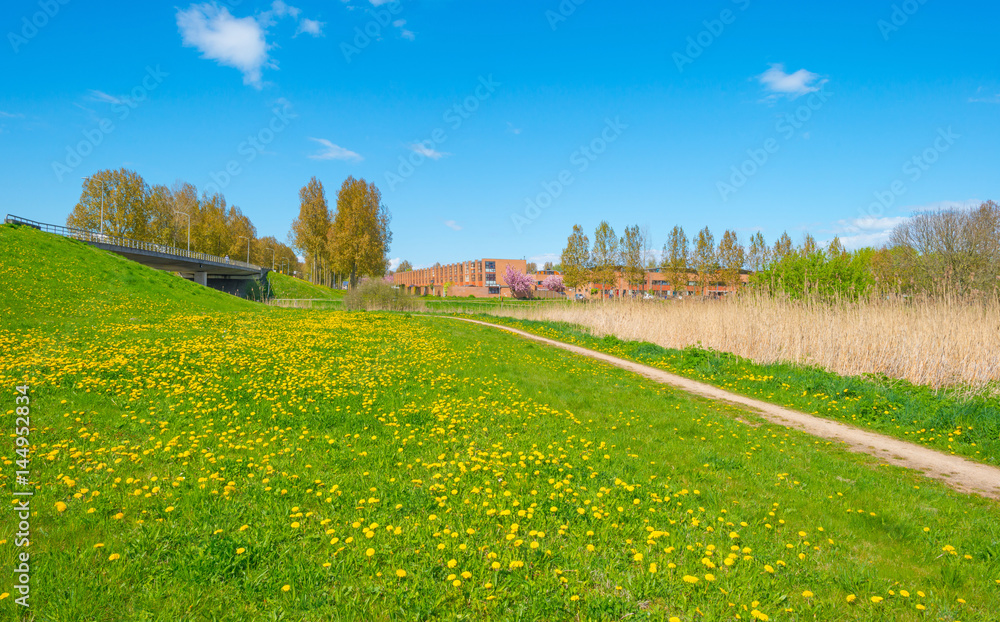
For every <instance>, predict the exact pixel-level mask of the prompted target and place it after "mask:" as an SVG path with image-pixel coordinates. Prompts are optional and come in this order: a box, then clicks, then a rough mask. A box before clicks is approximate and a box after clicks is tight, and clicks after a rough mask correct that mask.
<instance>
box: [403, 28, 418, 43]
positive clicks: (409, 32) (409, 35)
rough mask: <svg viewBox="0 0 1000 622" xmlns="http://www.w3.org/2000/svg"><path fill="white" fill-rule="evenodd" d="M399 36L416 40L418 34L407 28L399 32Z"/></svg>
mask: <svg viewBox="0 0 1000 622" xmlns="http://www.w3.org/2000/svg"><path fill="white" fill-rule="evenodd" d="M399 36H401V37H403V38H404V39H406V40H407V41H414V40H416V38H417V35H416V34H414V33H413V31H412V30H407V29H405V28H404V29H403V30H402V31H401V32H400V33H399Z"/></svg>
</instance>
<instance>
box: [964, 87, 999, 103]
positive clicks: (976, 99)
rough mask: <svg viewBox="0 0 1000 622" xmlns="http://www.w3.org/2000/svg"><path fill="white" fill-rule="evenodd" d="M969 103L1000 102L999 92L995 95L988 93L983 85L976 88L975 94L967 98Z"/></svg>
mask: <svg viewBox="0 0 1000 622" xmlns="http://www.w3.org/2000/svg"><path fill="white" fill-rule="evenodd" d="M969 103H973V104H1000V93H997V94H996V95H992V94H990V91H987V90H986V89H984V88H983V87H979V88H978V89H976V94H975V95H974V96H973V97H970V98H969Z"/></svg>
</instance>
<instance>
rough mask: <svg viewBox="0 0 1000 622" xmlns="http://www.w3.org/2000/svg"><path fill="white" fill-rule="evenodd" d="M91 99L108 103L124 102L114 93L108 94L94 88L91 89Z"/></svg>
mask: <svg viewBox="0 0 1000 622" xmlns="http://www.w3.org/2000/svg"><path fill="white" fill-rule="evenodd" d="M90 100H91V101H95V102H104V103H106V104H120V103H122V100H121V98H118V97H115V96H114V95H108V94H107V93H105V92H104V91H96V90H94V89H90Z"/></svg>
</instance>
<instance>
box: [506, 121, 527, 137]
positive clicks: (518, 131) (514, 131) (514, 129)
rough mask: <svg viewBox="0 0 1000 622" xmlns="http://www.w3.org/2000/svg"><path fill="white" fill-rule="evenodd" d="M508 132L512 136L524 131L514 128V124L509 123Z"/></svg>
mask: <svg viewBox="0 0 1000 622" xmlns="http://www.w3.org/2000/svg"><path fill="white" fill-rule="evenodd" d="M507 131H508V132H510V133H511V134H520V133H521V132H522V131H523V130H522V129H521V128H519V127H514V124H513V123H511V122H510V121H508V122H507Z"/></svg>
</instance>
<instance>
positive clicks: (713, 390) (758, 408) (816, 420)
mask: <svg viewBox="0 0 1000 622" xmlns="http://www.w3.org/2000/svg"><path fill="white" fill-rule="evenodd" d="M436 317H442V316H436ZM447 319H453V320H460V321H463V322H469V323H472V324H481V325H483V326H489V327H490V328H497V329H500V330H505V331H507V332H511V333H514V334H515V335H520V336H522V337H525V338H527V339H532V340H534V341H540V342H542V343H545V344H548V345H551V346H555V347H557V348H562V349H563V350H568V351H570V352H573V353H575V354H580V355H582V356H586V357H590V358H592V359H596V360H599V361H604V362H605V363H610V364H611V365H614V366H616V367H620V368H622V369H627V370H628V371H632V372H635V373H637V374H640V375H642V376H645V377H646V378H649V379H650V380H654V381H656V382H658V383H660V384H667V385H671V386H674V387H677V388H678V389H682V390H684V391H687V392H688V393H693V394H695V395H700V396H702V397H707V398H709V399H713V400H721V401H725V402H730V403H733V404H739V405H741V406H745V407H747V408H749V409H751V410H752V411H754V412H755V413H757V414H758V415H760V416H761V417H763V418H765V419H767V420H768V421H770V422H772V423H776V424H778V425H783V426H785V427H789V428H794V429H796V430H801V431H803V432H805V433H807V434H811V435H813V436H818V437H820V438H825V439H829V440H833V441H840V442H843V443H845V444H846V445H847V449H849V450H850V451H854V452H858V453H864V454H869V455H872V456H875V457H876V458H878V459H879V460H882V461H884V462H886V463H888V464H894V465H897V466H901V467H905V468H908V469H913V470H915V471H919V472H921V473H923V474H924V475H925V476H927V477H931V478H934V479H937V480H940V481H942V482H944V483H945V484H947V485H948V486H951V487H952V488H954V489H955V490H958V491H961V492H965V493H975V494H980V495H983V496H984V497H990V498H993V499H1000V468H996V467H992V466H989V465H985V464H979V463H976V462H972V461H970V460H966V459H965V458H962V457H960V456H952V455H948V454H944V453H941V452H939V451H935V450H933V449H928V448H927V447H922V446H920V445H915V444H913V443H907V442H906V441H901V440H898V439H895V438H892V437H891V436H884V435H882V434H876V433H874V432H868V431H867V430H862V429H859V428H856V427H854V426H850V425H847V424H844V423H840V422H838V421H833V420H830V419H823V418H821V417H814V416H813V415H807V414H805V413H801V412H798V411H795V410H790V409H788V408H783V407H781V406H776V405H774V404H769V403H767V402H762V401H760V400H755V399H753V398H751V397H746V396H743V395H739V394H737V393H730V392H729V391H726V390H724V389H720V388H718V387H713V386H712V385H708V384H704V383H702V382H698V381H696V380H690V379H688V378H684V377H682V376H677V375H674V374H671V373H668V372H665V371H663V370H661V369H657V368H655V367H649V366H648V365H641V364H639V363H633V362H632V361H626V360H625V359H620V358H618V357H615V356H611V355H609V354H604V353H602V352H596V351H594V350H588V349H587V348H581V347H579V346H574V345H571V344H568V343H562V342H560V341H554V340H552V339H546V338H545V337H539V336H538V335H532V334H531V333H527V332H524V331H523V330H518V329H516V328H510V327H507V326H501V325H498V324H490V323H488V322H480V321H478V320H469V319H465V318H455V317H449V318H447Z"/></svg>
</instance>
